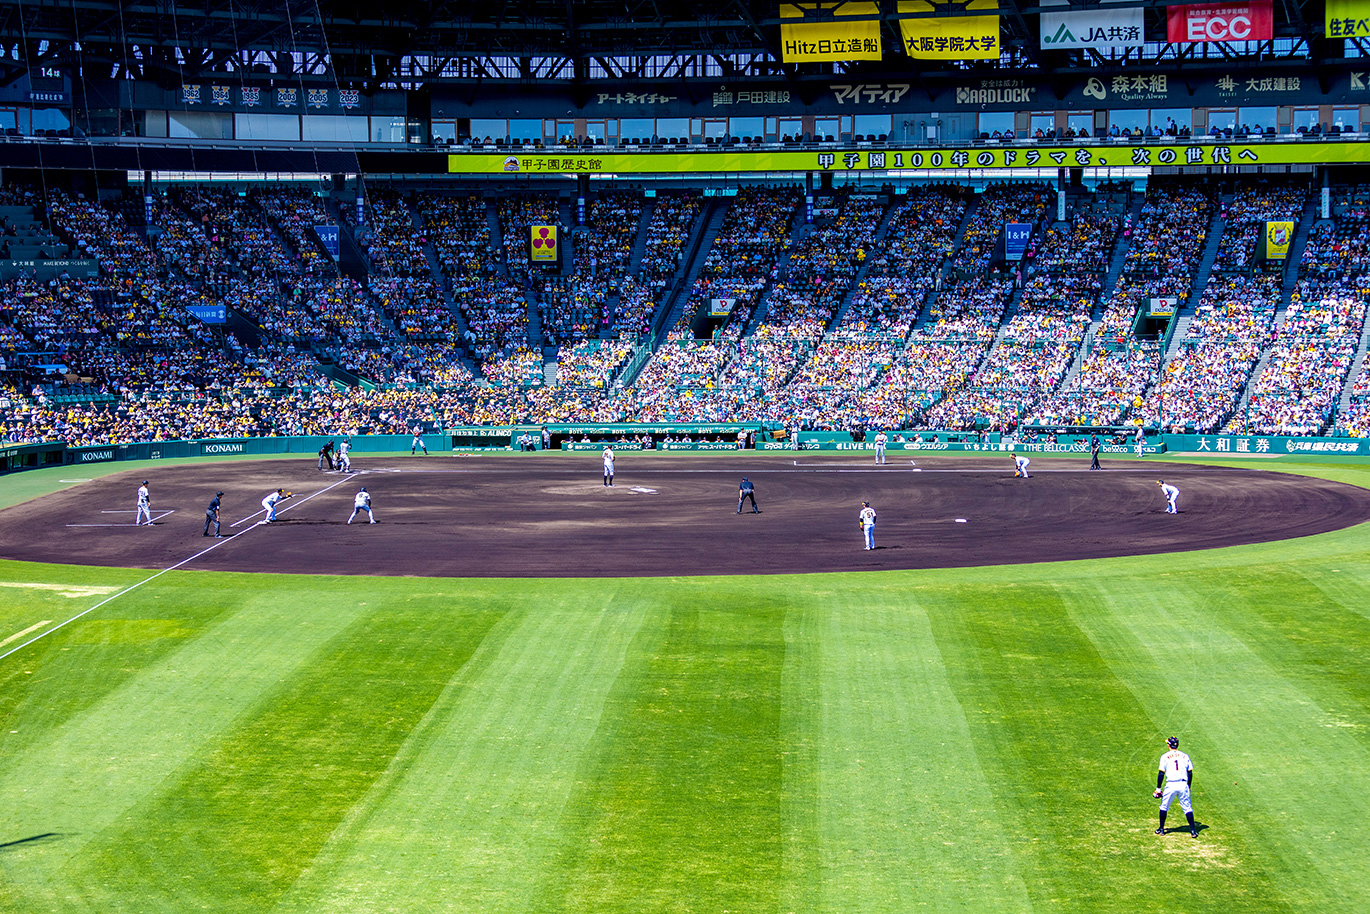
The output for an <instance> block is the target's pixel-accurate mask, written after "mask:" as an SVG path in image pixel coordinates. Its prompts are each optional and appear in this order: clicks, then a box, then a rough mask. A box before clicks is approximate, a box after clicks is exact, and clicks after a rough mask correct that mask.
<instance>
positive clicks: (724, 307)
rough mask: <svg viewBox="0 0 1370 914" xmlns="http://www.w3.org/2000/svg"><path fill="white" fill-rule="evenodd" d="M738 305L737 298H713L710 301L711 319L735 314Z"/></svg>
mask: <svg viewBox="0 0 1370 914" xmlns="http://www.w3.org/2000/svg"><path fill="white" fill-rule="evenodd" d="M736 305H737V299H735V298H711V299H709V317H727V316H728V315H729V314H732V313H733V308H734V307H735V306H736Z"/></svg>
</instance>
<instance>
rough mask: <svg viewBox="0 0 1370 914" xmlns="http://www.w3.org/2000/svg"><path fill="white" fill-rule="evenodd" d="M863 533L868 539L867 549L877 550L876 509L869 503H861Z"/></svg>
mask: <svg viewBox="0 0 1370 914" xmlns="http://www.w3.org/2000/svg"><path fill="white" fill-rule="evenodd" d="M860 522H861V533H862V534H863V535H864V536H865V538H866V549H867V550H871V549H874V548H875V509H874V508H872V507H871V503H870V502H868V501H863V502H861V514H860Z"/></svg>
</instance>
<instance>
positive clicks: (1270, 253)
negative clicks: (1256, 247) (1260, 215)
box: [1263, 222, 1294, 260]
mask: <svg viewBox="0 0 1370 914" xmlns="http://www.w3.org/2000/svg"><path fill="white" fill-rule="evenodd" d="M1293 239H1294V223H1292V222H1267V223H1266V224H1265V237H1264V239H1263V240H1264V244H1263V247H1264V248H1265V252H1264V253H1265V259H1266V260H1284V259H1285V258H1286V257H1288V256H1289V242H1290V241H1292V240H1293Z"/></svg>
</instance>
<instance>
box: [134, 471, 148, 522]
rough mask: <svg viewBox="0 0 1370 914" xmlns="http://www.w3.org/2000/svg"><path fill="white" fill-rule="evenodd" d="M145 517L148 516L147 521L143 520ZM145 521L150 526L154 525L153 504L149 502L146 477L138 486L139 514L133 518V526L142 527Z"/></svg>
mask: <svg viewBox="0 0 1370 914" xmlns="http://www.w3.org/2000/svg"><path fill="white" fill-rule="evenodd" d="M145 517H146V518H147V520H146V521H144V520H143V518H145ZM144 523H146V524H147V525H148V526H149V527H151V526H152V505H151V504H149V503H148V496H147V480H146V479H144V480H143V484H142V485H141V486H139V487H138V514H137V516H135V517H134V518H133V526H135V527H141V526H142V525H143V524H144Z"/></svg>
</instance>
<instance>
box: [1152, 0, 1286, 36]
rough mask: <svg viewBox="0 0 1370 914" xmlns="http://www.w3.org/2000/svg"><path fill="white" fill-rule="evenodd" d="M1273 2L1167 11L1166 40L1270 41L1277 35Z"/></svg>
mask: <svg viewBox="0 0 1370 914" xmlns="http://www.w3.org/2000/svg"><path fill="white" fill-rule="evenodd" d="M1273 23H1274V14H1273V13H1272V11H1271V0H1249V2H1244V3H1199V4H1189V5H1187V6H1172V7H1169V8H1168V9H1167V10H1166V14H1165V25H1166V41H1169V42H1171V43H1172V44H1192V43H1194V42H1198V41H1268V40H1270V38H1271V37H1272V36H1273V35H1274V26H1273Z"/></svg>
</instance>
